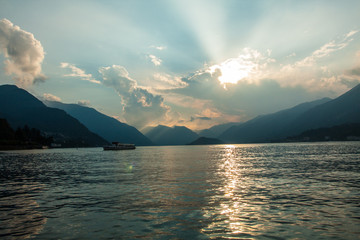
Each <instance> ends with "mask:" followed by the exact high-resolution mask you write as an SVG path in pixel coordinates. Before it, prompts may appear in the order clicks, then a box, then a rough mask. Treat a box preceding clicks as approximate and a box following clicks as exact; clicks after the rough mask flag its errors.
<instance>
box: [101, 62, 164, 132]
mask: <svg viewBox="0 0 360 240" xmlns="http://www.w3.org/2000/svg"><path fill="white" fill-rule="evenodd" d="M99 72H100V74H101V75H102V78H103V83H104V85H106V86H109V87H113V88H114V89H115V90H116V91H117V93H118V94H119V95H120V96H121V98H122V104H123V116H124V118H125V120H126V122H127V123H129V124H131V125H133V126H135V127H137V128H139V129H142V128H144V127H145V126H147V125H152V124H156V123H157V122H159V121H161V120H163V119H164V118H166V114H167V112H168V111H169V110H170V109H169V107H168V106H166V105H165V104H164V99H163V97H162V96H160V95H154V94H152V93H150V92H149V91H148V90H146V89H144V88H142V87H139V86H138V85H137V82H136V81H135V80H133V79H131V78H130V76H129V73H128V72H127V70H126V69H125V68H124V67H122V66H119V65H112V66H110V67H101V68H100V69H99Z"/></svg>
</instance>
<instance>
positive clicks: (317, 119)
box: [293, 84, 360, 131]
mask: <svg viewBox="0 0 360 240" xmlns="http://www.w3.org/2000/svg"><path fill="white" fill-rule="evenodd" d="M346 123H360V84H359V85H357V86H356V87H354V88H352V89H351V90H349V91H348V92H346V93H344V94H343V95H341V96H339V97H338V98H335V99H334V100H332V101H329V102H327V103H324V104H321V105H318V106H316V107H314V108H312V109H309V110H308V111H307V112H305V113H304V114H302V115H301V116H299V117H298V118H297V119H296V121H294V123H293V124H294V126H295V127H296V128H298V129H300V130H301V131H305V130H308V129H316V128H324V127H332V126H336V125H341V124H346Z"/></svg>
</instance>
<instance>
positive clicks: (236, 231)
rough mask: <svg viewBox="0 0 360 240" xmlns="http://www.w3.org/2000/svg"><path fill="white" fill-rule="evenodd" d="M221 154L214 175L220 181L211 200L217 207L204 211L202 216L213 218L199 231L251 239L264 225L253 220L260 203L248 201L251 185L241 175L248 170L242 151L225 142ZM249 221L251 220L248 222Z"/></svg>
mask: <svg viewBox="0 0 360 240" xmlns="http://www.w3.org/2000/svg"><path fill="white" fill-rule="evenodd" d="M221 154H222V158H221V159H222V161H221V162H219V164H218V168H217V171H216V175H218V176H217V177H218V179H221V181H222V184H219V186H220V187H218V189H216V193H217V194H215V195H213V196H212V197H211V198H212V199H210V202H212V203H213V204H214V205H216V206H214V207H213V208H211V209H207V210H205V216H206V217H207V218H208V219H209V220H210V219H211V220H212V221H211V222H210V223H209V224H208V226H207V227H206V228H203V229H202V232H204V233H206V234H209V236H210V237H211V238H218V237H219V236H221V237H225V236H226V237H229V236H230V237H231V238H232V239H236V238H241V239H242V238H244V237H246V238H250V239H251V237H254V236H256V232H258V231H260V230H263V229H264V228H265V226H263V225H262V224H260V223H257V221H256V220H257V219H258V218H259V216H257V214H258V213H259V212H260V210H261V208H262V204H261V203H260V204H252V202H251V201H249V197H248V196H249V194H250V195H251V185H250V183H249V182H248V180H247V177H246V176H244V174H243V173H244V171H247V169H244V168H242V166H243V164H241V163H242V161H244V160H243V159H242V158H241V150H239V149H237V147H236V146H234V145H225V146H224V149H223V151H222V153H221ZM249 221H250V222H252V223H251V224H249Z"/></svg>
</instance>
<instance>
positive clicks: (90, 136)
mask: <svg viewBox="0 0 360 240" xmlns="http://www.w3.org/2000/svg"><path fill="white" fill-rule="evenodd" d="M0 118H4V119H6V120H7V121H8V122H9V124H10V125H11V127H12V128H13V129H17V128H18V127H24V126H25V125H27V126H28V127H30V128H36V129H39V130H41V132H42V133H43V134H45V135H46V136H53V139H54V141H55V142H56V143H61V144H62V146H64V147H90V146H103V145H106V144H108V142H107V141H106V140H104V139H103V138H101V137H100V136H98V135H96V134H94V133H92V132H90V131H89V130H88V129H87V128H86V127H85V126H84V125H83V124H81V123H80V122H79V121H78V120H77V119H75V118H73V117H71V116H70V115H68V114H67V113H66V112H65V111H63V110H59V109H55V108H49V107H47V106H45V105H44V104H43V103H42V102H41V101H40V100H38V99H37V98H35V97H34V96H33V95H31V94H30V93H28V92H27V91H25V90H24V89H20V88H18V87H16V86H14V85H2V86H0Z"/></svg>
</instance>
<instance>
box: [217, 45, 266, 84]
mask: <svg viewBox="0 0 360 240" xmlns="http://www.w3.org/2000/svg"><path fill="white" fill-rule="evenodd" d="M245 50H246V51H244V53H243V54H240V55H239V56H238V57H236V58H230V59H227V60H226V61H224V62H222V63H220V64H216V65H213V66H211V67H210V73H214V72H215V71H216V70H220V72H221V75H220V76H219V77H218V80H219V82H220V83H221V84H223V85H225V84H227V83H232V84H236V83H238V82H239V81H241V80H244V79H246V78H248V77H250V75H252V74H254V73H255V72H256V70H257V69H258V68H259V63H258V59H259V56H260V53H258V52H257V51H253V52H251V51H250V50H249V49H245Z"/></svg>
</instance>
